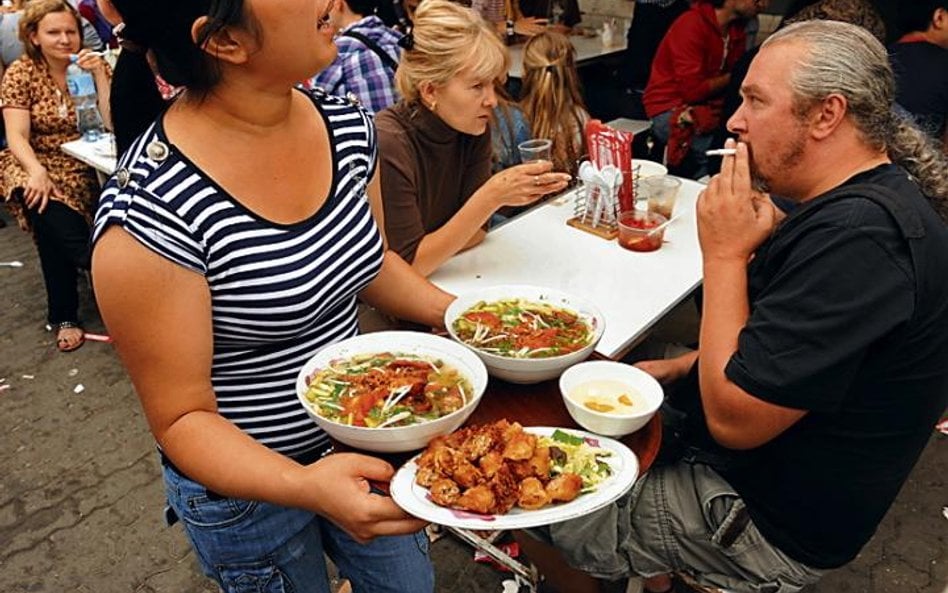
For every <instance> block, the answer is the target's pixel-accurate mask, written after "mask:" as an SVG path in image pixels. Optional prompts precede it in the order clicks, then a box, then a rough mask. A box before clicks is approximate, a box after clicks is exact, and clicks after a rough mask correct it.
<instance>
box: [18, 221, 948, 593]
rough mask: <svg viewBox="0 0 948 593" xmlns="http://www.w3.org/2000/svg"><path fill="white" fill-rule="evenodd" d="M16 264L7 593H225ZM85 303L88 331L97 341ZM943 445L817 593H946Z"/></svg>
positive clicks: (121, 377) (135, 416)
mask: <svg viewBox="0 0 948 593" xmlns="http://www.w3.org/2000/svg"><path fill="white" fill-rule="evenodd" d="M7 220H9V219H7ZM9 260H20V261H23V262H24V264H25V266H24V267H23V268H19V269H17V268H0V295H2V303H3V306H2V308H0V379H3V382H0V452H2V453H0V593H20V592H28V591H29V592H32V591H42V592H62V591H82V592H94V593H112V592H115V593H126V592H136V593H182V592H187V593H202V592H213V591H216V590H217V589H216V588H215V587H214V586H212V585H211V584H209V582H208V581H207V580H206V579H204V578H203V577H202V576H201V575H200V574H199V572H198V570H197V565H196V563H195V560H194V556H193V554H192V553H191V551H190V548H189V547H188V544H187V542H186V540H185V538H184V536H183V534H182V532H181V530H180V529H179V528H177V527H175V528H166V527H164V525H163V523H162V522H161V512H160V511H161V508H162V504H163V500H162V484H161V479H160V476H159V471H158V462H157V459H156V455H155V450H154V445H153V441H152V439H151V436H150V435H149V434H148V431H147V427H146V424H145V421H144V418H143V417H142V414H141V411H140V409H139V406H138V402H137V400H136V398H135V395H134V393H133V392H132V389H131V386H130V384H129V381H128V379H127V377H126V376H125V374H124V372H123V370H122V368H121V366H120V364H119V361H118V359H117V357H116V356H115V354H114V352H113V351H112V349H111V347H110V346H108V345H105V344H101V343H87V344H86V345H85V346H83V347H82V348H81V349H80V350H78V351H76V352H74V353H72V354H60V353H58V352H57V351H56V349H55V345H54V343H53V336H52V334H50V333H46V332H44V331H43V329H42V328H43V323H44V311H45V301H44V296H43V295H44V292H43V287H42V279H41V276H40V273H39V268H38V262H37V259H36V255H35V250H34V248H33V245H32V243H31V242H30V240H29V238H28V237H27V236H26V235H25V234H23V233H21V232H19V231H18V230H17V229H16V228H13V227H11V226H8V227H7V228H3V229H0V261H9ZM88 292H89V291H88V289H87V287H84V290H83V293H84V295H85V298H86V300H85V303H84V311H83V319H84V320H85V321H86V322H87V327H88V329H90V330H92V331H97V330H98V331H101V330H102V327H101V324H100V322H99V321H98V318H97V316H96V314H95V313H94V311H93V309H92V306H91V304H90V303H89V300H88ZM143 314H147V312H143ZM79 385H82V386H83V387H84V390H83V391H82V392H81V393H76V390H77V386H79ZM6 386H9V387H6ZM945 441H946V437H944V436H941V435H937V436H934V437H933V439H932V442H931V443H930V444H929V446H928V448H927V450H926V451H925V454H924V456H923V458H922V460H921V462H920V463H919V465H918V466H917V467H916V469H915V471H914V472H913V474H912V477H911V479H910V481H909V482H908V484H907V485H906V486H905V488H904V489H903V491H902V493H901V495H900V496H899V499H898V501H897V503H896V505H895V507H894V508H893V509H892V511H891V512H890V513H889V515H888V516H887V517H886V519H885V521H884V522H883V524H882V527H881V528H880V529H879V532H878V533H877V534H876V537H875V538H874V539H873V541H872V543H871V544H870V545H869V546H868V547H867V548H866V549H865V550H864V551H863V553H862V554H861V555H860V556H859V558H858V559H857V560H856V561H854V562H853V563H852V564H851V565H849V566H847V567H845V568H843V569H840V570H837V571H835V572H832V573H830V574H829V575H828V576H827V577H826V578H825V579H824V581H823V582H822V583H820V585H819V586H818V587H816V588H815V589H814V591H818V592H819V593H830V592H833V593H836V592H840V593H845V592H871V593H903V592H905V593H910V592H919V593H943V592H944V593H948V587H946V583H948V557H946V550H948V546H946V539H948V538H946V536H948V520H946V519H945V517H943V516H942V507H943V506H945V505H948V489H946V488H945V478H946V476H948V449H946V442H945ZM433 557H434V560H435V565H436V569H437V575H438V590H439V591H445V592H447V591H471V592H480V591H484V592H487V591H489V592H492V593H497V592H499V591H501V581H502V580H503V579H504V578H507V577H506V576H505V575H503V574H502V573H499V572H497V571H495V570H494V569H492V568H490V567H488V566H484V565H481V564H475V563H474V562H472V561H471V551H470V550H469V549H467V548H465V547H464V546H463V545H462V544H460V543H459V542H457V541H456V540H454V539H452V538H451V537H444V538H442V539H441V540H439V541H438V542H436V543H435V545H434V546H433Z"/></svg>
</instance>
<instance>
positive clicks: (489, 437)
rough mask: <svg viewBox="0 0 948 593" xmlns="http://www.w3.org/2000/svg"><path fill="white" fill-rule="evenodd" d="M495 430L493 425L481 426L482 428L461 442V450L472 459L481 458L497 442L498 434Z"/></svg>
mask: <svg viewBox="0 0 948 593" xmlns="http://www.w3.org/2000/svg"><path fill="white" fill-rule="evenodd" d="M495 432H496V431H495V430H494V429H493V427H492V426H483V427H481V430H478V431H476V432H474V433H472V434H471V435H470V436H469V437H468V438H467V439H466V440H465V441H464V443H462V444H461V452H462V453H464V456H465V457H467V458H468V459H470V460H471V461H475V460H477V459H480V458H481V457H483V456H484V455H486V454H487V453H488V452H490V450H491V449H493V448H494V445H495V444H496V443H497V435H496V434H495Z"/></svg>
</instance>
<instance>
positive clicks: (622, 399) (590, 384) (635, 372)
mask: <svg viewBox="0 0 948 593" xmlns="http://www.w3.org/2000/svg"><path fill="white" fill-rule="evenodd" d="M560 393H562V394H563V402H564V403H565V404H566V409H567V410H568V411H569V415H570V416H572V417H573V420H575V421H576V422H577V424H579V425H580V426H582V427H583V428H585V429H586V430H588V431H590V432H594V433H596V434H601V435H603V436H610V437H618V436H624V435H627V434H631V433H633V432H635V431H637V430H639V429H640V428H642V427H643V426H645V425H646V424H647V423H648V421H649V420H651V418H652V416H654V415H655V412H657V411H658V408H659V407H660V406H661V405H662V401H663V400H664V398H665V394H664V392H663V391H662V386H661V385H659V383H658V381H656V380H655V379H654V378H653V377H652V376H651V375H649V374H648V373H646V372H645V371H643V370H640V369H637V368H635V367H633V366H631V365H627V364H623V363H621V362H613V361H608V360H594V361H587V362H581V363H579V364H576V365H573V366H571V367H570V368H568V369H566V371H565V372H564V373H563V374H562V375H561V376H560Z"/></svg>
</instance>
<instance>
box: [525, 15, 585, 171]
mask: <svg viewBox="0 0 948 593" xmlns="http://www.w3.org/2000/svg"><path fill="white" fill-rule="evenodd" d="M575 53H576V50H575V49H574V48H573V44H572V43H570V41H569V39H568V38H567V37H566V36H564V35H562V34H560V33H556V32H554V31H547V32H545V33H541V34H540V35H537V36H536V37H533V38H531V39H530V40H529V41H527V44H526V45H525V46H524V48H523V72H524V76H523V91H522V95H521V99H520V108H521V109H522V110H523V113H524V115H526V117H527V121H528V122H529V124H530V129H531V130H533V136H534V137H535V138H549V139H551V140H553V149H552V155H553V168H554V169H556V170H557V171H567V172H569V173H573V174H575V172H576V167H577V161H578V159H579V157H580V155H582V154H584V153H585V152H586V151H585V144H586V143H585V138H584V136H583V128H584V127H585V125H586V122H587V121H588V120H589V112H587V111H586V104H585V103H584V102H583V96H582V93H581V92H580V90H579V75H578V74H577V73H576V62H575Z"/></svg>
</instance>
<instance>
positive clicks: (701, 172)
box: [652, 109, 714, 179]
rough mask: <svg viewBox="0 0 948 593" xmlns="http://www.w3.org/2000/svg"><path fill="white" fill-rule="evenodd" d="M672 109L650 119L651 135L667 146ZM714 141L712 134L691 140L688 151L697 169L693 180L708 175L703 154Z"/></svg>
mask: <svg viewBox="0 0 948 593" xmlns="http://www.w3.org/2000/svg"><path fill="white" fill-rule="evenodd" d="M672 111H674V109H669V110H668V111H664V112H662V113H659V114H658V115H656V116H655V117H653V118H652V134H654V135H655V137H656V138H658V139H659V140H661V141H662V142H663V143H664V144H668V137H669V136H670V135H671V116H672ZM713 141H714V134H713V133H711V134H702V135H698V134H695V135H694V136H692V138H691V150H690V151H689V152H690V153H691V154H692V156H693V157H694V159H695V164H696V165H697V167H698V169H697V171H695V172H694V175H693V176H694V178H695V179H701V178H702V177H704V176H705V175H707V174H708V155H706V154H705V152H707V151H708V150H709V149H710V148H711V142H713Z"/></svg>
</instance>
